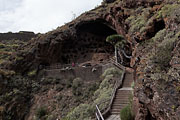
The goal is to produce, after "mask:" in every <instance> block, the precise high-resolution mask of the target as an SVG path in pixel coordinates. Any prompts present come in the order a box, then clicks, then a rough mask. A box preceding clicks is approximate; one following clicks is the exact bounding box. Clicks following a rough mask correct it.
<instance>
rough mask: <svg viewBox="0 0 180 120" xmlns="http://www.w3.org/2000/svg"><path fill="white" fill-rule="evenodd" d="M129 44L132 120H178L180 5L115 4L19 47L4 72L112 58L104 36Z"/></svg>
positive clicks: (122, 0)
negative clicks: (132, 79) (100, 56)
mask: <svg viewBox="0 0 180 120" xmlns="http://www.w3.org/2000/svg"><path fill="white" fill-rule="evenodd" d="M112 34H121V35H122V36H124V38H125V39H126V40H127V41H128V42H129V49H128V50H127V52H128V53H130V54H132V58H131V61H130V66H129V67H132V68H134V71H135V78H136V79H135V90H134V105H133V106H134V110H135V111H134V112H135V119H136V120H156V119H160V120H172V119H175V120H178V119H180V95H179V93H180V75H179V74H180V53H179V51H180V49H179V48H180V42H179V37H180V1H178V0H116V1H114V2H112V3H108V4H107V3H103V4H102V5H100V6H98V7H97V8H95V9H93V10H91V11H89V12H85V13H84V14H82V15H81V16H79V17H78V18H76V19H75V20H73V21H72V22H70V23H67V24H66V25H64V26H62V27H59V28H57V29H56V30H53V31H50V32H48V33H46V34H44V35H41V36H38V37H37V38H36V39H34V40H31V41H30V42H28V43H27V44H26V45H24V46H23V47H21V49H20V50H19V53H18V54H17V55H16V56H18V57H21V58H22V59H20V60H17V59H15V56H12V57H11V58H10V63H9V64H6V65H4V66H5V67H6V68H7V69H11V70H14V71H16V72H17V73H22V74H26V73H27V72H28V71H30V70H34V69H36V70H37V71H39V70H41V68H42V66H48V65H51V64H55V63H61V64H67V63H71V62H85V61H88V60H91V59H92V57H93V54H94V53H107V54H113V51H114V48H113V46H112V45H111V44H109V43H106V41H105V39H106V37H107V36H109V35H112Z"/></svg>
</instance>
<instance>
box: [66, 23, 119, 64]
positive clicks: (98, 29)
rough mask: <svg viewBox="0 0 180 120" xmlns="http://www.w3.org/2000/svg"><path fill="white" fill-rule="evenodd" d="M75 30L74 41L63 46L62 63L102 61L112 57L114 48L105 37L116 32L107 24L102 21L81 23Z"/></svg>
mask: <svg viewBox="0 0 180 120" xmlns="http://www.w3.org/2000/svg"><path fill="white" fill-rule="evenodd" d="M76 30H77V31H76V39H75V40H71V41H69V42H68V43H67V44H66V45H64V46H63V47H64V50H65V51H64V52H63V53H65V54H64V56H63V62H64V63H72V62H78V63H82V62H86V61H92V60H97V61H103V60H105V59H108V57H110V56H111V55H113V52H114V47H113V45H111V44H110V43H107V42H106V37H107V36H109V35H112V34H117V32H116V31H115V30H114V29H113V28H112V27H111V26H110V24H109V23H107V22H106V21H104V20H96V21H88V22H83V23H80V24H78V25H77V26H76ZM67 48H68V49H67ZM64 58H66V61H64V60H65V59H64Z"/></svg>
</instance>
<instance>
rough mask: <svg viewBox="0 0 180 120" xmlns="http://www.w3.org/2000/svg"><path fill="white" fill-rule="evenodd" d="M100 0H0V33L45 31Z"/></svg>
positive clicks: (67, 20) (99, 2) (92, 6)
mask: <svg viewBox="0 0 180 120" xmlns="http://www.w3.org/2000/svg"><path fill="white" fill-rule="evenodd" d="M101 2H102V0H0V33H4V32H18V31H33V32H35V33H39V32H40V33H45V32H48V31H51V30H53V29H56V28H57V27H58V26H61V25H64V24H65V23H67V22H70V21H71V20H72V19H73V18H74V16H76V17H77V16H79V15H80V14H81V13H83V12H85V11H88V10H90V9H93V8H94V7H96V6H97V5H100V4H101Z"/></svg>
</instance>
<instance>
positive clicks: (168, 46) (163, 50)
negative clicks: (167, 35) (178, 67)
mask: <svg viewBox="0 0 180 120" xmlns="http://www.w3.org/2000/svg"><path fill="white" fill-rule="evenodd" d="M174 42H175V39H169V40H164V41H163V42H162V43H161V44H159V45H158V47H157V51H156V54H155V55H154V56H153V58H152V60H153V62H154V63H156V64H157V65H158V66H159V68H160V69H161V70H166V68H168V67H169V62H170V60H171V58H172V50H173V48H174Z"/></svg>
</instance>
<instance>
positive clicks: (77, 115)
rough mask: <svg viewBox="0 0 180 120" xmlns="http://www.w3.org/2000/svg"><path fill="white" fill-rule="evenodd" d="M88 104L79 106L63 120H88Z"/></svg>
mask: <svg viewBox="0 0 180 120" xmlns="http://www.w3.org/2000/svg"><path fill="white" fill-rule="evenodd" d="M89 109H90V105H89V104H81V105H79V106H78V107H76V108H75V109H73V111H72V112H70V113H69V114H68V115H67V117H66V118H64V119H65V120H90V115H89Z"/></svg>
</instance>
